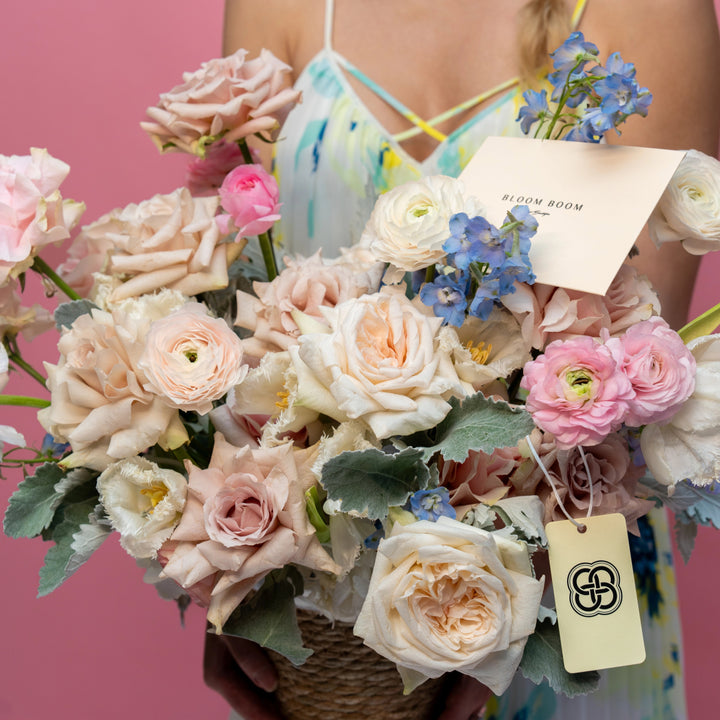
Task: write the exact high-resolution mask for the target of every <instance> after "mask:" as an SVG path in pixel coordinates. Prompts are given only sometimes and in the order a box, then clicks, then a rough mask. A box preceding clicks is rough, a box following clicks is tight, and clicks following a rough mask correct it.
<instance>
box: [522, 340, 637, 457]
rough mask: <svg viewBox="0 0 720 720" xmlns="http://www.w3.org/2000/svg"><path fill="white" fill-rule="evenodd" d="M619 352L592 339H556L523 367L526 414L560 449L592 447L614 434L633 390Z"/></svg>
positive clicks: (625, 411)
mask: <svg viewBox="0 0 720 720" xmlns="http://www.w3.org/2000/svg"><path fill="white" fill-rule="evenodd" d="M621 363H622V355H621V353H620V352H619V348H613V347H612V346H609V345H604V344H601V343H599V342H597V341H596V340H593V339H592V338H588V337H579V338H574V339H572V340H566V341H562V340H556V341H555V342H552V343H550V345H548V346H547V347H546V348H545V354H544V355H540V356H539V357H538V358H537V359H536V360H533V361H531V362H529V363H527V364H526V365H525V370H524V376H523V379H522V382H521V383H520V386H521V387H522V388H524V389H526V390H528V391H529V395H528V397H527V401H526V407H527V410H528V411H529V412H530V413H531V414H532V417H533V420H534V422H535V424H536V425H537V426H538V427H540V428H541V429H543V430H545V431H546V432H551V433H552V434H553V435H554V436H555V440H556V442H557V444H558V446H559V447H560V448H563V449H569V448H572V447H574V446H576V445H596V444H597V443H599V442H601V441H602V440H603V438H605V437H606V436H607V435H608V434H609V433H611V432H612V431H614V430H617V428H618V427H620V425H621V424H622V422H623V419H624V418H625V416H626V414H627V409H628V402H629V401H630V400H632V398H633V396H634V391H633V388H632V384H631V383H630V380H629V379H628V378H627V377H626V375H625V373H624V372H623V371H622V366H621Z"/></svg>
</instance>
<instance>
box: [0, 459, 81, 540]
mask: <svg viewBox="0 0 720 720" xmlns="http://www.w3.org/2000/svg"><path fill="white" fill-rule="evenodd" d="M93 477H94V476H93V475H92V474H90V473H89V472H88V471H86V470H84V469H81V470H73V471H71V472H70V473H68V474H67V475H65V473H64V472H63V470H62V469H61V468H60V467H59V466H58V465H57V464H56V463H52V462H48V463H44V464H42V465H41V466H40V467H39V468H38V469H37V470H36V471H35V475H33V476H32V477H29V478H27V479H26V480H23V481H22V482H21V483H20V484H19V485H18V489H17V490H16V491H15V492H14V493H13V494H12V496H11V497H10V502H9V504H8V508H7V511H6V512H5V522H4V525H3V529H4V530H5V534H6V535H8V536H9V537H14V538H19V537H27V538H32V537H36V536H37V535H39V534H40V533H41V532H42V531H43V530H45V529H46V528H47V527H49V526H50V523H52V521H53V518H54V517H55V512H56V510H57V509H58V507H59V506H60V504H61V503H62V501H63V499H64V498H65V497H67V495H68V494H69V493H70V492H71V491H73V490H74V489H75V488H76V487H78V486H80V485H83V484H84V483H86V482H88V481H89V480H91V479H92V478H93Z"/></svg>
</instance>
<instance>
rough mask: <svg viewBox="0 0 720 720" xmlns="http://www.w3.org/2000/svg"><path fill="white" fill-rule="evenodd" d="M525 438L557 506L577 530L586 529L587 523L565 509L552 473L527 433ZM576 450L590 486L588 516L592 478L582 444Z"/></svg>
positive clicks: (582, 530)
mask: <svg viewBox="0 0 720 720" xmlns="http://www.w3.org/2000/svg"><path fill="white" fill-rule="evenodd" d="M525 440H526V441H527V444H528V447H529V448H530V454H531V455H532V456H533V458H534V459H535V462H536V463H537V464H538V466H539V467H540V469H541V470H542V471H543V475H545V478H546V479H547V481H548V482H549V483H550V487H551V488H552V491H553V494H554V495H555V500H557V504H558V507H559V508H560V509H561V510H562V511H563V514H564V515H565V517H566V518H567V519H568V520H569V521H570V522H571V523H572V524H573V525H575V527H576V528H577V529H578V532H585V531H586V530H587V525H584V524H583V523H580V522H578V521H577V520H576V519H575V518H574V517H572V516H571V515H570V513H569V512H568V511H567V510H566V509H565V505H564V503H563V501H562V500H561V499H560V494H559V493H558V490H557V486H556V485H555V481H554V480H553V478H552V475H550V473H549V472H548V469H547V468H546V467H545V465H544V464H543V461H542V460H541V459H540V456H539V455H538V452H537V450H536V449H535V446H534V445H533V444H532V441H531V440H530V436H529V435H527V436H526V437H525ZM578 450H579V451H580V457H581V458H582V461H583V465H584V466H585V472H586V473H587V479H588V485H589V486H590V505H589V506H588V511H587V515H586V516H585V517H586V518H589V517H590V516H591V515H592V509H593V502H594V488H593V483H592V478H591V477H590V467H589V466H588V461H587V456H586V455H585V451H584V450H583V448H582V445H578Z"/></svg>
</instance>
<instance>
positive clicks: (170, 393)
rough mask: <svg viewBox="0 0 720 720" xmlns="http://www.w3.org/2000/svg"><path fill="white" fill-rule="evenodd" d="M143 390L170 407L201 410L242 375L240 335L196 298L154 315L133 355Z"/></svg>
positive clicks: (206, 407) (217, 398)
mask: <svg viewBox="0 0 720 720" xmlns="http://www.w3.org/2000/svg"><path fill="white" fill-rule="evenodd" d="M138 367H139V368H140V369H141V370H142V371H143V372H144V373H145V377H146V378H147V381H146V382H145V384H144V388H145V390H149V391H151V392H154V393H155V394H157V395H159V396H160V397H161V398H163V399H164V400H165V402H167V404H168V405H170V407H174V408H177V409H179V410H185V411H195V412H197V413H200V414H201V415H205V414H207V413H208V412H210V410H212V408H213V401H215V400H219V399H220V398H222V397H223V395H225V394H226V393H227V392H228V390H230V388H232V387H233V386H234V385H237V383H239V382H240V381H241V380H242V379H243V378H244V377H245V375H246V374H247V371H248V366H247V364H245V363H243V351H242V345H241V344H240V339H239V338H238V336H237V335H235V333H234V332H233V331H232V330H231V329H230V328H229V327H228V325H227V323H226V322H225V321H224V320H221V319H219V318H214V317H211V316H210V315H209V314H208V311H207V308H206V307H205V306H204V305H201V304H200V303H194V302H193V303H187V304H186V305H184V306H183V307H181V308H179V309H178V310H175V311H174V312H172V313H171V314H170V315H168V316H166V317H163V318H160V319H159V320H156V321H155V322H154V323H153V324H152V325H151V326H150V330H149V332H148V334H147V338H146V340H145V351H144V352H143V354H142V356H141V357H140V359H139V360H138Z"/></svg>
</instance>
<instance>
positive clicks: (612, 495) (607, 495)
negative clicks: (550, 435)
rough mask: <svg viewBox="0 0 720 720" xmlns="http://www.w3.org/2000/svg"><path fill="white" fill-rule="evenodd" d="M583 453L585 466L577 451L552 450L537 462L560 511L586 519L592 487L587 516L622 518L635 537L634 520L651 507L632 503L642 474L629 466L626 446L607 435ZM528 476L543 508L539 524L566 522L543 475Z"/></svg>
mask: <svg viewBox="0 0 720 720" xmlns="http://www.w3.org/2000/svg"><path fill="white" fill-rule="evenodd" d="M584 453H585V460H583V458H582V455H581V454H580V451H579V450H578V448H572V449H570V450H561V449H558V450H557V451H556V452H552V453H545V455H544V457H541V460H542V461H543V464H544V465H545V468H546V470H547V471H548V473H549V474H550V476H551V477H552V478H553V481H554V483H555V488H556V490H557V494H558V496H559V497H560V502H561V503H562V507H564V508H565V510H567V512H568V513H569V514H570V515H571V516H572V517H574V518H576V519H581V518H584V517H587V514H588V509H589V507H590V486H591V485H592V512H591V514H592V515H606V514H609V513H620V514H621V515H623V516H624V517H625V520H626V522H627V526H628V530H630V532H633V533H634V534H636V535H637V534H638V527H637V521H638V518H640V517H642V516H643V515H646V514H647V513H648V512H650V510H652V508H653V507H654V503H653V502H652V501H650V500H647V499H645V498H641V497H636V492H637V490H638V480H639V479H640V477H642V474H643V468H642V467H639V466H636V465H635V464H634V463H633V460H632V457H631V456H630V453H629V451H628V445H627V441H626V440H624V439H623V438H622V437H620V436H619V435H618V434H617V433H611V434H610V435H608V436H607V437H606V438H605V439H604V440H603V441H602V442H600V443H598V444H597V445H593V446H592V447H588V448H585V449H584ZM586 462H587V468H586V467H585V464H586ZM588 470H589V471H590V476H589V477H588ZM534 475H535V478H536V479H537V480H538V485H537V487H536V488H535V494H536V495H538V497H539V498H540V499H541V500H542V501H543V505H544V507H545V518H544V522H545V523H549V522H553V521H555V520H563V519H565V517H566V516H565V514H564V513H563V511H562V509H561V506H560V504H559V503H558V499H557V497H556V495H555V492H554V491H553V489H552V486H551V485H550V482H549V481H548V480H547V478H546V477H545V474H544V473H543V472H542V470H541V469H539V468H538V469H536V470H535V471H534Z"/></svg>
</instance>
